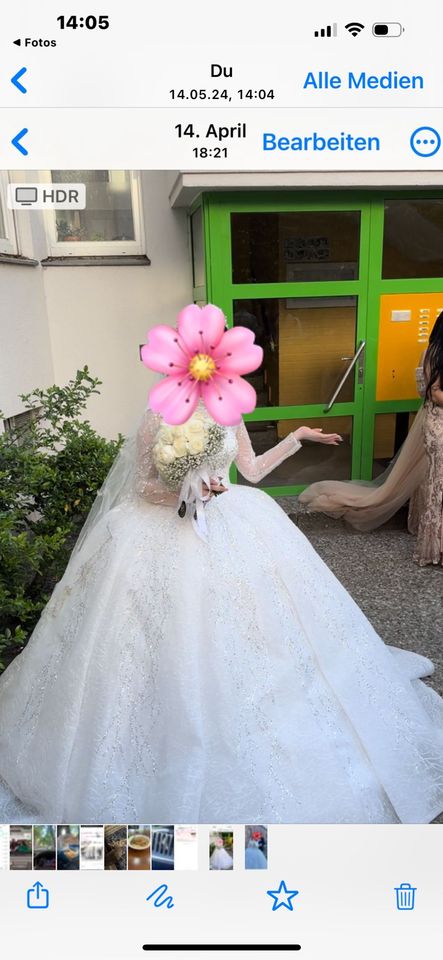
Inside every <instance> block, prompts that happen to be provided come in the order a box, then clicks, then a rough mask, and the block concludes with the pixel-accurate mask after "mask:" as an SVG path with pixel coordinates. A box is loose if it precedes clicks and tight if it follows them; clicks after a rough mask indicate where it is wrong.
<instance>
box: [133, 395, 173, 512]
mask: <svg viewBox="0 0 443 960" xmlns="http://www.w3.org/2000/svg"><path fill="white" fill-rule="evenodd" d="M159 425H160V417H159V416H158V415H157V414H155V413H152V411H151V410H147V411H146V413H145V415H144V417H143V420H142V422H141V424H140V427H139V429H138V431H137V445H136V467H135V492H136V493H137V494H138V496H139V497H143V499H144V500H149V502H150V503H160V504H163V505H164V506H171V507H172V506H176V505H177V497H178V492H177V493H174V491H171V490H169V489H168V487H167V486H166V485H165V484H164V483H163V480H161V479H160V477H159V476H158V473H157V472H156V469H155V466H154V462H153V459H152V447H153V443H154V439H155V435H156V433H157V430H158V428H159Z"/></svg>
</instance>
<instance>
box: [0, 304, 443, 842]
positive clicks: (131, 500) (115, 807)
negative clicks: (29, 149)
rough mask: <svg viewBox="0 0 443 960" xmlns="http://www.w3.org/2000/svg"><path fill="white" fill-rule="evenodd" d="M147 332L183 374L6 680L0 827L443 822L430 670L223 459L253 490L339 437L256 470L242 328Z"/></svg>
mask: <svg viewBox="0 0 443 960" xmlns="http://www.w3.org/2000/svg"><path fill="white" fill-rule="evenodd" d="M199 327H201V328H202V329H201V330H199V329H198V328H199ZM155 329H156V331H157V333H156V332H155V331H151V333H150V343H149V345H147V348H146V350H147V352H146V354H145V356H144V360H145V362H148V361H149V362H150V365H151V366H152V367H154V368H155V369H156V370H161V371H163V372H164V373H166V374H167V373H168V368H169V367H171V365H175V366H176V367H178V370H175V372H174V377H175V379H174V377H168V376H166V377H165V378H164V379H163V380H162V381H160V383H159V384H157V385H156V387H154V389H153V391H151V408H152V407H153V408H154V409H148V410H147V411H146V412H145V414H144V416H143V419H142V423H141V425H140V428H139V430H138V434H137V437H136V440H135V441H132V440H129V441H127V442H126V444H125V446H124V448H123V451H122V453H121V454H120V455H119V457H118V458H117V461H116V463H115V464H114V467H113V468H112V470H111V473H110V475H109V477H108V480H107V481H106V483H105V485H104V488H103V489H102V492H101V495H100V496H99V497H98V498H97V501H96V504H95V506H94V508H93V510H92V512H91V514H90V516H89V518H88V521H87V523H86V526H85V528H84V530H83V533H82V535H81V536H80V539H79V541H78V543H77V545H76V548H75V549H74V552H73V555H72V557H71V560H70V562H69V564H68V567H67V569H66V571H65V574H64V576H63V578H62V579H61V581H60V582H59V584H58V585H57V586H56V588H55V590H54V593H53V595H52V597H51V599H50V601H49V603H48V604H47V606H46V608H45V610H44V612H43V614H42V616H41V619H40V621H39V623H38V624H37V626H36V628H35V630H34V633H33V636H32V638H31V640H30V641H29V643H28V646H27V647H26V650H25V651H24V653H23V654H21V656H20V657H18V658H17V659H16V660H15V661H14V663H12V664H11V666H10V667H9V668H8V669H7V670H6V672H5V674H4V676H3V678H2V680H1V682H0V777H1V781H0V822H1V821H2V820H3V822H17V821H18V822H22V823H23V822H37V823H38V822H48V823H49V822H58V823H67V822H72V823H76V822H77V823H88V822H92V823H97V822H101V823H103V822H105V823H106V822H107V823H119V822H120V823H131V822H133V823H138V822H140V823H141V822H144V823H198V822H202V823H228V822H229V823H231V822H243V823H273V822H288V823H305V822H306V823H321V822H322V823H381V822H383V823H397V822H406V823H409V822H419V823H424V822H429V821H431V820H432V819H433V818H435V817H436V816H437V815H438V814H439V813H440V812H441V811H442V810H443V701H442V700H441V699H440V698H439V697H438V696H437V694H436V693H435V692H434V691H433V690H432V689H431V688H429V687H428V686H426V685H425V684H423V683H422V682H421V679H420V678H422V677H424V676H427V675H429V674H430V673H431V672H432V669H433V667H432V664H431V663H430V662H429V661H428V660H426V659H425V658H424V657H421V656H418V655H415V654H413V653H408V652H404V651H401V650H395V649H393V648H389V647H387V646H385V645H384V643H383V642H382V640H381V639H380V638H379V637H378V636H377V635H376V633H375V631H374V630H373V628H372V626H371V624H370V623H369V622H368V620H367V619H366V618H365V616H364V615H363V613H362V612H361V610H360V609H359V607H358V606H357V605H356V604H355V603H354V601H353V600H352V598H351V597H350V596H349V594H348V593H347V592H346V590H345V589H344V588H343V587H342V586H341V584H340V583H339V581H338V580H337V579H336V578H335V577H334V575H333V574H332V573H331V571H330V570H329V569H328V567H327V566H326V565H325V564H324V563H323V561H322V560H321V559H320V557H319V556H318V555H317V554H316V552H315V551H314V549H313V548H312V547H311V545H310V544H309V542H308V541H307V540H306V538H305V537H304V536H303V534H302V533H301V532H300V531H299V530H298V529H297V527H296V526H294V524H293V523H292V522H291V521H290V520H289V519H288V518H287V516H286V515H285V513H284V512H283V511H282V510H281V509H280V507H279V506H278V504H277V503H276V502H275V501H274V500H272V499H271V497H269V496H267V495H266V494H265V493H263V492H262V491H260V490H257V489H251V488H250V487H247V486H242V485H234V486H230V484H229V481H228V471H229V467H230V465H231V464H232V463H233V462H234V463H236V465H237V467H238V469H239V471H240V472H241V474H242V475H243V477H244V478H245V479H246V480H247V481H248V482H249V483H257V482H259V481H260V480H261V479H262V478H263V477H265V476H266V475H267V474H268V473H270V472H271V471H272V470H273V469H274V468H275V467H276V466H277V465H278V464H280V463H281V462H282V461H283V460H285V459H286V458H287V457H289V456H292V455H293V454H296V452H297V450H298V449H299V447H300V443H301V441H303V440H304V439H309V440H314V441H317V442H324V443H337V442H339V439H340V438H339V437H337V436H336V435H329V436H328V435H323V434H322V433H321V431H312V430H310V429H309V428H307V427H301V428H299V429H298V430H296V431H295V433H292V434H290V435H289V436H288V437H286V438H285V439H284V440H282V441H281V442H280V443H278V444H277V445H276V446H275V447H274V448H273V449H272V450H269V451H268V452H266V453H264V454H262V455H261V456H256V455H255V454H254V452H253V449H252V447H251V443H250V440H249V435H248V432H247V430H246V427H245V426H244V424H243V423H242V422H241V417H240V416H237V414H238V406H237V408H236V406H235V404H236V398H237V401H238V402H239V403H240V404H241V405H242V409H243V411H245V410H247V409H248V407H249V410H250V409H252V406H253V401H252V399H251V393H250V391H252V387H250V385H249V384H247V383H246V381H244V380H243V379H242V378H241V377H240V376H239V374H241V373H247V372H248V371H250V370H251V369H254V368H255V367H256V366H257V365H258V363H259V362H260V360H259V359H258V356H257V355H256V356H255V359H254V362H253V363H252V359H251V351H252V349H253V350H254V351H257V350H259V348H258V347H256V346H254V347H253V348H252V347H251V344H250V342H249V340H250V338H251V337H252V334H251V333H250V331H245V332H243V334H242V333H241V328H233V330H231V331H228V332H227V333H224V318H223V315H222V314H221V311H219V310H217V308H214V307H212V306H208V307H205V308H204V309H203V310H202V311H200V309H199V308H198V307H196V306H192V307H189V308H186V309H185V310H184V311H182V314H181V315H180V318H179V329H178V332H174V331H172V330H170V328H166V327H160V328H155ZM159 331H163V333H159ZM164 331H169V332H168V333H167V334H165V333H164ZM204 337H206V347H205V349H204V350H203V349H202V344H203V346H204ZM242 337H243V339H242ZM162 338H163V341H164V342H163V341H162ZM165 338H166V339H165ZM217 338H218V339H217ZM223 338H227V340H224V339H223ZM248 338H249V340H248ZM222 341H223V343H224V348H223V349H224V354H223V356H224V357H225V359H226V365H225V368H223V369H224V373H223V371H222V373H223V376H224V377H225V381H224V382H223V383H222V378H221V374H220V376H218V374H219V373H220V369H219V368H220V363H219V361H220V356H221V354H220V350H219V353H218V354H217V349H216V347H217V343H222ZM165 344H166V346H165ZM214 344H215V346H214ZM239 344H240V346H241V344H243V347H242V349H244V352H245V356H243V357H242V352H241V349H240V348H239ZM226 346H228V347H230V348H231V349H228V351H226ZM163 347H164V350H163V354H164V353H165V352H166V355H168V350H169V356H171V351H172V356H173V358H174V356H175V360H174V359H172V360H171V359H169V360H168V362H166V360H165V358H164V356H163V354H162V349H163ZM166 348H167V349H166ZM179 348H180V350H181V351H182V353H183V355H184V354H185V353H186V351H187V355H188V354H189V356H190V357H191V359H190V360H189V363H188V361H186V363H188V367H187V372H186V374H183V373H182V374H180V369H181V368H180V363H181V364H182V366H183V359H182V360H181V361H180V360H179V359H177V357H178V353H177V351H178V349H179ZM185 348H186V349H185ZM220 349H221V348H220ZM174 350H175V351H176V354H175V355H174ZM205 351H206V352H205ZM248 351H249V353H248ZM246 354H248V356H249V367H248V357H246ZM162 357H163V359H162ZM257 360H258V362H257ZM211 364H212V366H211ZM251 364H252V366H251ZM215 368H217V370H216V373H217V375H215V374H214V376H213V375H212V374H213V373H214V369H215ZM217 378H218V379H217ZM182 381H183V383H184V388H183V389H184V390H185V393H184V394H183V395H182V397H181V400H182V401H183V403H187V402H188V401H190V404H189V406H190V407H191V408H193V409H194V412H193V415H192V416H191V417H188V418H187V420H186V423H183V421H184V419H185V418H184V417H183V416H182V417H181V418H180V415H179V412H180V411H179V407H180V404H179V403H178V401H177V393H176V388H178V387H180V389H181V388H182ZM185 381H186V382H185ZM220 397H221V398H222V399H223V400H224V403H223V404H222V406H223V410H224V411H225V412H224V414H223V416H222V415H221V414H220V409H219V406H217V404H218V403H219V402H220ZM199 398H200V403H199ZM168 404H169V406H168ZM162 405H163V407H162ZM165 406H166V407H167V412H168V416H167V417H166V415H164V417H163V418H162V417H161V416H160V414H159V412H158V411H159V410H160V409H161V408H162V409H163V412H164V408H165ZM208 411H209V412H208ZM187 412H188V411H187ZM189 412H190V411H189ZM217 412H218V420H217V419H216V418H215V417H214V413H215V414H217ZM210 414H212V415H210ZM223 420H225V423H226V422H228V423H229V421H230V423H231V425H224V424H223ZM239 420H240V423H239ZM165 421H166V422H165ZM180 423H181V424H182V426H180ZM174 424H175V426H174ZM202 425H203V426H202ZM170 431H172V433H170ZM174 431H178V433H174ZM202 437H203V440H202ZM208 438H212V439H210V440H208ZM205 443H206V444H208V446H207V449H208V450H210V449H212V450H213V451H215V450H217V452H216V453H213V454H211V455H209V454H208V456H207V458H206V461H205V460H204V456H205V455H203V460H201V457H202V453H201V451H202V449H203V451H204V450H205V449H206V447H205ZM211 443H214V446H213V447H212V448H211V445H210V444H211ZM168 447H169V452H168V451H167V448H168ZM185 448H186V449H189V450H191V458H192V457H194V458H195V459H194V461H192V459H191V460H190V461H189V462H193V463H194V464H195V463H197V462H198V457H199V456H200V466H199V467H198V468H195V469H193V470H191V471H190V473H188V474H187V476H186V477H185V479H184V481H183V483H182V486H181V489H180V492H179V495H178V497H177V486H176V487H175V491H174V490H173V489H172V488H171V486H170V485H168V482H167V477H168V476H169V477H170V476H174V471H175V470H176V467H177V462H176V460H175V459H174V457H175V455H176V454H178V453H179V452H180V449H181V450H183V449H185ZM191 448H192V449H191ZM211 457H212V459H211ZM168 471H169V474H168ZM175 476H176V478H177V476H178V475H177V474H175ZM177 507H179V509H178V510H177Z"/></svg>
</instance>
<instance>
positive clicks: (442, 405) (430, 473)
mask: <svg viewBox="0 0 443 960" xmlns="http://www.w3.org/2000/svg"><path fill="white" fill-rule="evenodd" d="M417 386H418V390H419V393H420V394H421V395H422V396H423V397H424V404H423V406H422V407H421V409H420V410H419V411H418V413H417V416H416V418H415V420H414V423H413V426H412V428H411V430H410V432H409V434H408V437H407V439H406V440H405V443H404V444H403V446H402V448H401V450H400V452H399V453H398V454H397V457H396V458H395V460H394V461H393V463H392V464H391V466H390V467H389V468H388V470H387V472H386V473H385V474H383V476H382V477H381V478H379V479H378V480H376V481H373V482H364V481H361V482H356V481H351V482H349V483H344V482H342V481H336V480H330V481H329V480H327V481H321V482H319V483H313V484H311V486H309V487H307V489H306V490H304V492H303V493H302V494H301V495H300V498H299V499H300V502H301V503H302V504H305V506H307V507H308V510H310V511H315V512H318V513H325V514H327V515H328V516H331V517H343V518H344V519H345V520H346V521H347V522H348V523H349V524H350V525H351V526H353V527H355V528H356V529H357V530H363V531H364V530H374V529H375V528H376V527H379V526H381V525H382V524H383V523H385V522H386V521H387V520H389V518H390V517H392V516H393V515H394V513H396V512H397V510H399V509H400V507H401V506H402V505H403V504H404V503H406V501H407V500H408V499H410V500H411V503H410V510H409V521H408V527H409V530H410V532H411V533H414V534H416V535H417V543H416V547H415V551H414V560H415V561H416V563H418V564H419V565H420V566H426V565H427V564H434V565H439V564H441V565H443V312H442V313H440V315H439V316H438V318H437V320H436V322H435V324H434V327H433V330H432V333H431V336H430V338H429V347H428V349H427V350H426V352H425V354H424V356H423V358H422V364H421V366H420V367H419V368H418V369H417Z"/></svg>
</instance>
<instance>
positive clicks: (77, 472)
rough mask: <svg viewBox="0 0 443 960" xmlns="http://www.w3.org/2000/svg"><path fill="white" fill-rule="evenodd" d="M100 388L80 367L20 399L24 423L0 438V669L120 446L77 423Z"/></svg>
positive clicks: (51, 582)
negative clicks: (60, 381) (25, 416)
mask: <svg viewBox="0 0 443 960" xmlns="http://www.w3.org/2000/svg"><path fill="white" fill-rule="evenodd" d="M100 385H101V381H100V380H98V379H97V378H95V377H91V376H90V374H89V370H88V368H87V367H84V369H83V370H78V371H77V373H76V376H75V379H73V380H70V381H69V383H68V384H67V385H66V386H65V387H58V386H53V387H49V388H48V389H47V390H39V389H36V390H34V391H33V393H30V394H23V395H21V398H20V399H21V400H22V401H23V404H24V406H25V409H26V410H29V411H32V414H31V417H30V418H29V421H28V423H27V424H26V425H25V426H22V427H21V428H17V429H15V430H12V431H11V432H9V431H8V432H5V433H2V434H0V670H1V669H4V667H5V666H6V665H7V664H8V663H9V661H10V660H12V659H13V657H14V656H15V655H16V654H17V653H19V652H20V651H21V650H22V649H23V647H24V646H25V644H26V641H27V640H28V638H29V636H30V634H31V633H32V630H33V629H34V626H35V624H36V623H37V621H38V618H39V616H40V613H41V611H42V609H43V607H44V606H45V604H46V602H47V600H48V599H49V596H50V594H51V592H52V590H53V588H54V586H55V584H56V582H57V581H58V580H59V579H60V577H61V576H62V574H63V571H64V569H65V567H66V564H67V562H68V559H69V554H70V552H71V550H72V547H73V544H74V542H75V539H76V537H77V534H78V533H79V531H80V529H81V527H82V525H83V522H84V520H85V518H86V515H87V513H88V511H89V509H90V507H91V504H92V502H93V500H94V497H95V495H96V492H97V490H98V488H99V487H100V486H101V484H102V483H103V480H104V478H105V476H106V474H107V473H108V470H109V469H110V467H111V465H112V462H113V460H114V458H115V456H116V453H117V451H118V450H119V448H120V446H121V444H122V442H123V439H124V438H123V437H122V436H121V434H119V436H118V439H117V440H115V441H108V440H105V439H104V438H103V437H100V436H99V435H98V434H97V433H96V432H95V430H93V428H92V427H91V424H90V423H89V422H88V421H87V420H83V419H80V414H81V412H82V411H83V410H84V409H85V407H86V405H87V402H88V399H89V397H90V396H91V394H93V393H99V392H100V391H99V390H98V389H97V387H98V386H100ZM0 417H1V418H3V415H2V414H1V413H0Z"/></svg>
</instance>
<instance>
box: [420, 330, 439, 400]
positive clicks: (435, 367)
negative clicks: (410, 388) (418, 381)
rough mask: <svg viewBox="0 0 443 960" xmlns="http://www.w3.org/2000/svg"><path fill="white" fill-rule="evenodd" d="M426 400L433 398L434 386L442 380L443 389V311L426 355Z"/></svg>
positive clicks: (433, 331)
mask: <svg viewBox="0 0 443 960" xmlns="http://www.w3.org/2000/svg"><path fill="white" fill-rule="evenodd" d="M424 364H425V377H426V381H427V384H426V400H432V387H433V386H434V385H435V384H436V382H437V380H440V389H443V311H442V313H440V314H439V316H438V317H437V319H436V321H435V323H434V326H433V328H432V333H431V336H430V337H429V347H428V349H427V351H426V356H425V361H424Z"/></svg>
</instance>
